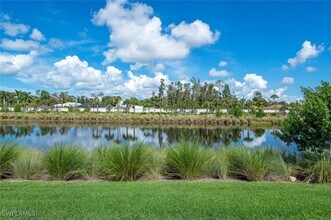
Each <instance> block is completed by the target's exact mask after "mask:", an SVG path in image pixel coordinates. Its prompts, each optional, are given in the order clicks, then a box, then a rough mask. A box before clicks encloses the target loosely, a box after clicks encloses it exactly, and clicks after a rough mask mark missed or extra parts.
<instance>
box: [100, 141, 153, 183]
mask: <svg viewBox="0 0 331 220" xmlns="http://www.w3.org/2000/svg"><path fill="white" fill-rule="evenodd" d="M100 153H101V154H102V155H101V169H102V171H103V172H104V173H105V175H106V177H107V179H110V180H118V181H134V180H137V179H138V178H140V177H142V176H144V175H146V174H147V173H149V171H150V169H151V166H152V155H151V152H150V150H149V149H148V147H146V146H144V145H143V144H134V145H132V146H130V145H124V146H114V147H109V148H104V149H103V150H102V151H100Z"/></svg>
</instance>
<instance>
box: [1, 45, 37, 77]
mask: <svg viewBox="0 0 331 220" xmlns="http://www.w3.org/2000/svg"><path fill="white" fill-rule="evenodd" d="M36 55H37V54H36V52H35V51H31V52H30V53H29V54H19V55H11V54H0V66H1V70H0V74H15V73H18V72H19V71H21V70H23V69H25V68H27V67H29V66H31V65H32V64H33V62H34V58H35V56H36Z"/></svg>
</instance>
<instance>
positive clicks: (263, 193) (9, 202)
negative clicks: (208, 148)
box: [0, 181, 331, 219]
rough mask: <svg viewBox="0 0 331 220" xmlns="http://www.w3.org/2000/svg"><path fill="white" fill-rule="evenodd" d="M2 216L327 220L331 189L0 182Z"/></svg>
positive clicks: (225, 184)
mask: <svg viewBox="0 0 331 220" xmlns="http://www.w3.org/2000/svg"><path fill="white" fill-rule="evenodd" d="M0 204H1V210H0V211H1V213H0V214H1V215H2V217H4V219H6V218H5V217H6V216H7V217H8V216H9V215H10V213H11V212H10V211H16V212H15V213H14V214H18V212H19V211H21V212H23V211H27V212H28V214H30V215H31V216H35V217H37V218H42V219H68V218H70V219H114V218H115V219H123V218H124V219H128V218H130V219H210V218H218V219H220V218H221V219H329V217H330V215H331V210H330V207H331V186H330V185H307V184H289V183H271V182H268V183H266V182H259V183H247V182H215V181H212V182H210V181H209V182H194V181H193V182H192V181H190V182H184V181H183V182H182V181H180V182H179V181H176V182H174V181H165V182H125V183H123V182H84V183H80V182H31V181H29V182H0Z"/></svg>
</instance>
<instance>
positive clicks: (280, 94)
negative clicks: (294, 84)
mask: <svg viewBox="0 0 331 220" xmlns="http://www.w3.org/2000/svg"><path fill="white" fill-rule="evenodd" d="M286 90H287V87H282V88H278V89H275V90H274V89H271V90H269V91H268V92H266V93H265V94H264V96H265V98H267V99H268V98H270V96H272V95H273V94H276V95H277V96H278V97H280V98H281V99H283V98H284V92H286Z"/></svg>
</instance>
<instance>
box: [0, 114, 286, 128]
mask: <svg viewBox="0 0 331 220" xmlns="http://www.w3.org/2000/svg"><path fill="white" fill-rule="evenodd" d="M285 117H286V116H283V115H278V116H265V117H262V118H257V117H255V116H250V115H245V116H242V117H234V116H231V115H222V116H216V115H212V114H210V115H175V114H158V113H146V114H133V113H89V112H47V113H46V112H1V113H0V121H58V122H62V121H63V122H66V121H70V122H112V123H131V124H137V123H139V124H151V123H152V124H176V125H180V124H193V125H199V124H207V125H220V126H231V125H232V126H236V125H254V126H259V125H263V126H266V125H267V126H272V125H277V124H279V123H280V122H281V121H283V120H284V118H285Z"/></svg>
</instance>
